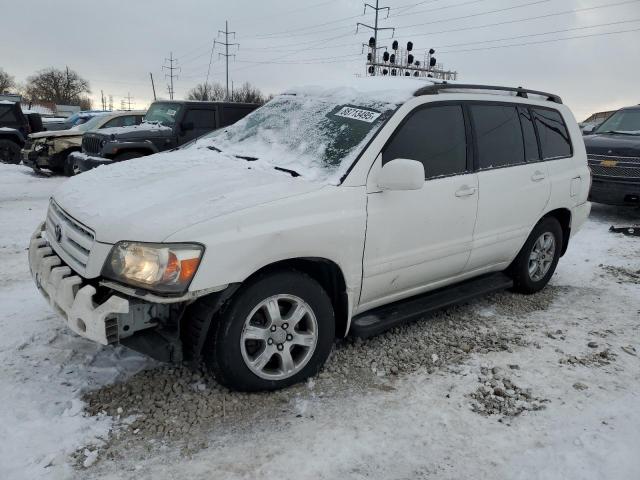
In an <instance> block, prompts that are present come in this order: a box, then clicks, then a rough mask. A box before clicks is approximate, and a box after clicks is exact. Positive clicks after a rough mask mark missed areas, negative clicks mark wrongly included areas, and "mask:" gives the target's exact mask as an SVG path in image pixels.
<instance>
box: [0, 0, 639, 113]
mask: <svg viewBox="0 0 640 480" xmlns="http://www.w3.org/2000/svg"><path fill="white" fill-rule="evenodd" d="M369 3H374V4H375V0H370V2H369ZM622 3H624V4H622ZM380 5H381V6H386V5H388V6H390V7H391V12H390V15H389V18H388V19H387V18H386V12H381V14H380V15H381V21H380V25H381V26H394V27H396V31H395V38H397V39H398V40H399V41H400V43H401V44H405V43H406V41H407V40H412V41H413V43H414V45H415V47H414V48H415V50H416V51H417V52H418V54H417V58H420V57H421V52H422V51H424V50H425V49H428V48H430V47H433V48H435V49H436V51H437V54H436V57H437V58H438V61H439V62H441V63H443V64H444V65H445V66H446V67H449V68H451V69H454V70H457V71H458V72H459V74H460V77H459V79H460V80H462V81H465V82H478V83H491V84H503V85H512V86H518V85H522V86H526V87H528V88H532V89H540V90H547V91H551V92H554V93H557V94H559V95H561V96H562V97H563V98H564V100H565V103H567V104H568V105H569V106H570V107H571V108H572V109H573V111H574V113H575V114H576V117H578V120H583V119H584V118H585V117H586V116H588V115H589V114H590V113H592V112H594V111H600V110H607V109H614V108H618V107H621V106H625V105H630V104H637V103H640V89H639V88H638V79H639V78H640V61H639V60H640V0H635V1H626V2H623V0H545V1H540V0H538V1H536V0H475V1H472V0H427V1H422V2H420V1H419V0H381V1H380ZM599 6H606V8H595V9H593V8H591V7H599ZM0 12H2V17H3V19H5V20H6V19H8V18H15V21H13V22H7V21H3V22H2V28H3V35H2V37H3V39H4V40H3V41H2V42H0V67H1V68H3V69H4V70H5V71H7V72H8V73H9V74H11V75H13V76H15V77H16V80H18V81H20V82H23V81H24V80H25V79H26V78H27V77H28V76H29V75H31V74H32V73H33V72H35V71H37V70H39V69H42V68H45V67H51V66H53V67H58V68H63V67H64V66H66V65H68V66H69V67H71V68H73V69H75V70H77V71H78V72H79V73H80V74H81V75H82V76H84V77H85V78H87V79H88V80H89V81H90V84H91V89H92V96H93V98H94V99H96V100H97V101H96V102H95V106H96V107H98V106H99V100H98V99H99V98H100V91H101V90H103V91H104V93H105V95H109V94H111V95H113V96H114V104H115V106H116V107H118V106H119V105H120V100H121V99H122V97H124V96H126V95H127V94H128V93H130V94H131V96H132V97H133V99H134V100H133V101H134V102H135V106H136V107H138V108H139V107H145V106H146V105H148V103H149V102H150V101H151V100H153V93H152V90H151V83H150V80H149V72H152V73H153V75H154V79H155V81H156V89H157V92H158V96H163V97H166V96H167V90H166V86H167V83H166V79H165V77H164V73H165V72H164V71H163V70H162V65H163V63H165V58H166V57H168V56H169V53H170V52H173V54H174V56H175V57H176V58H177V59H178V63H177V65H178V66H179V67H181V70H180V72H179V78H178V79H177V80H176V82H175V91H176V98H182V97H183V96H184V95H185V92H186V91H187V90H188V89H189V88H191V87H192V86H193V85H195V84H196V83H198V82H204V80H205V78H206V75H207V70H208V67H209V60H210V57H211V55H210V53H211V45H212V43H213V40H214V38H217V39H218V40H224V39H223V37H220V36H217V31H218V30H220V29H224V22H225V20H228V21H229V27H230V28H229V29H230V30H233V31H235V32H237V33H236V37H235V40H234V39H230V41H233V42H237V43H239V44H240V47H239V49H234V48H233V47H232V49H231V51H234V52H235V53H236V56H235V58H231V59H230V62H229V64H230V78H231V79H232V80H233V81H234V84H235V85H239V84H241V83H242V82H245V81H249V82H251V83H253V84H255V85H256V86H258V87H259V88H260V89H262V90H263V91H266V92H268V93H278V92H279V91H281V90H282V89H285V88H287V87H288V86H292V85H300V84H313V83H315V84H317V83H319V82H322V81H324V80H325V79H331V80H332V81H333V80H338V81H339V80H340V79H345V80H347V81H348V80H350V79H351V78H353V76H354V75H355V74H361V73H363V72H364V55H360V53H361V44H362V42H366V41H367V40H368V38H369V36H370V32H369V31H368V30H367V29H366V28H361V29H360V33H358V34H356V33H355V31H356V28H355V25H356V22H363V23H368V24H372V23H373V19H374V15H373V11H371V10H369V9H367V13H366V14H365V15H363V3H362V2H360V1H355V0H340V1H320V0H269V1H267V0H261V1H258V0H226V1H221V0H180V1H175V0H173V1H166V0H153V1H151V0H135V1H131V0H128V1H125V0H103V1H99V2H98V1H93V0H64V1H51V0H27V1H23V2H17V1H15V0H0ZM554 14H557V15H554ZM461 17H466V18H461ZM532 17H543V18H537V19H532ZM521 20H522V21H521ZM505 22H511V23H505ZM496 24H500V25H496ZM25 27H27V28H25ZM476 27H478V28H476ZM456 30H457V31H456ZM611 32H623V33H615V34H608V33H611ZM605 33H606V34H607V35H600V34H605ZM534 34H535V35H534ZM380 37H381V40H380V41H379V45H389V46H390V43H391V41H392V40H385V39H387V38H390V37H391V32H390V31H386V32H382V33H381V34H380ZM514 37H518V38H514ZM567 37H581V38H573V39H567ZM553 39H564V40H561V41H549V40H553ZM494 40H497V41H494ZM541 42H544V43H541ZM514 44H527V45H519V46H506V45H514ZM496 47H497V48H496ZM218 52H220V53H222V52H223V47H221V46H216V51H215V53H214V55H213V63H212V64H211V76H210V79H211V81H222V82H224V58H222V57H220V58H219V57H218ZM269 62H272V63H271V64H270V63H269Z"/></svg>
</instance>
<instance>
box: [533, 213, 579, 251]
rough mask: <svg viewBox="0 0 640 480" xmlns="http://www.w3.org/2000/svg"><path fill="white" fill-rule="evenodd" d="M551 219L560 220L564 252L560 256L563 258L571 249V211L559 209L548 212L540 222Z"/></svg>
mask: <svg viewBox="0 0 640 480" xmlns="http://www.w3.org/2000/svg"><path fill="white" fill-rule="evenodd" d="M549 217H550V218H555V219H556V220H558V223H560V228H562V250H561V252H560V256H563V255H564V254H565V253H566V251H567V248H568V247H569V237H570V236H571V210H569V209H568V208H557V209H555V210H551V211H550V212H547V213H546V214H545V215H544V216H543V217H542V218H541V219H540V220H542V219H544V218H549ZM538 223H539V222H538Z"/></svg>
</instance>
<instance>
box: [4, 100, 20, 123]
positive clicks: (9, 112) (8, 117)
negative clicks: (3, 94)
mask: <svg viewBox="0 0 640 480" xmlns="http://www.w3.org/2000/svg"><path fill="white" fill-rule="evenodd" d="M0 121H3V122H7V123H9V122H16V121H17V118H16V116H15V114H14V112H13V104H11V105H0Z"/></svg>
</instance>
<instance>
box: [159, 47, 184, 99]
mask: <svg viewBox="0 0 640 480" xmlns="http://www.w3.org/2000/svg"><path fill="white" fill-rule="evenodd" d="M164 61H165V62H169V65H163V66H162V68H163V69H165V70H168V72H169V73H165V75H164V76H165V78H167V77H168V78H169V85H168V86H167V89H168V92H169V98H170V99H171V100H173V93H174V91H175V90H174V88H173V79H174V78H176V79H177V78H178V74H176V73H173V72H174V70H178V71H180V67H174V63H175V64H177V63H178V60H176V59H175V58H173V52H169V58H165V59H164Z"/></svg>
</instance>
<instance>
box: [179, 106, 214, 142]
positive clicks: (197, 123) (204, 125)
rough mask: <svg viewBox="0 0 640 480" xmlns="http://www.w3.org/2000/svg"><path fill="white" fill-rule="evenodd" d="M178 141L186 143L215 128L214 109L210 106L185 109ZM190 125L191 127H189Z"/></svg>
mask: <svg viewBox="0 0 640 480" xmlns="http://www.w3.org/2000/svg"><path fill="white" fill-rule="evenodd" d="M181 125H182V127H189V128H186V129H184V128H183V129H182V132H181V134H180V140H179V143H180V144H183V143H187V142H189V141H191V140H193V139H194V138H198V137H201V136H202V135H204V134H206V133H209V132H211V131H213V130H215V129H216V110H215V109H212V108H197V107H196V108H193V107H190V108H189V110H187V111H186V113H185V115H184V118H183V119H182V124H181ZM191 127H192V128H191Z"/></svg>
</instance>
